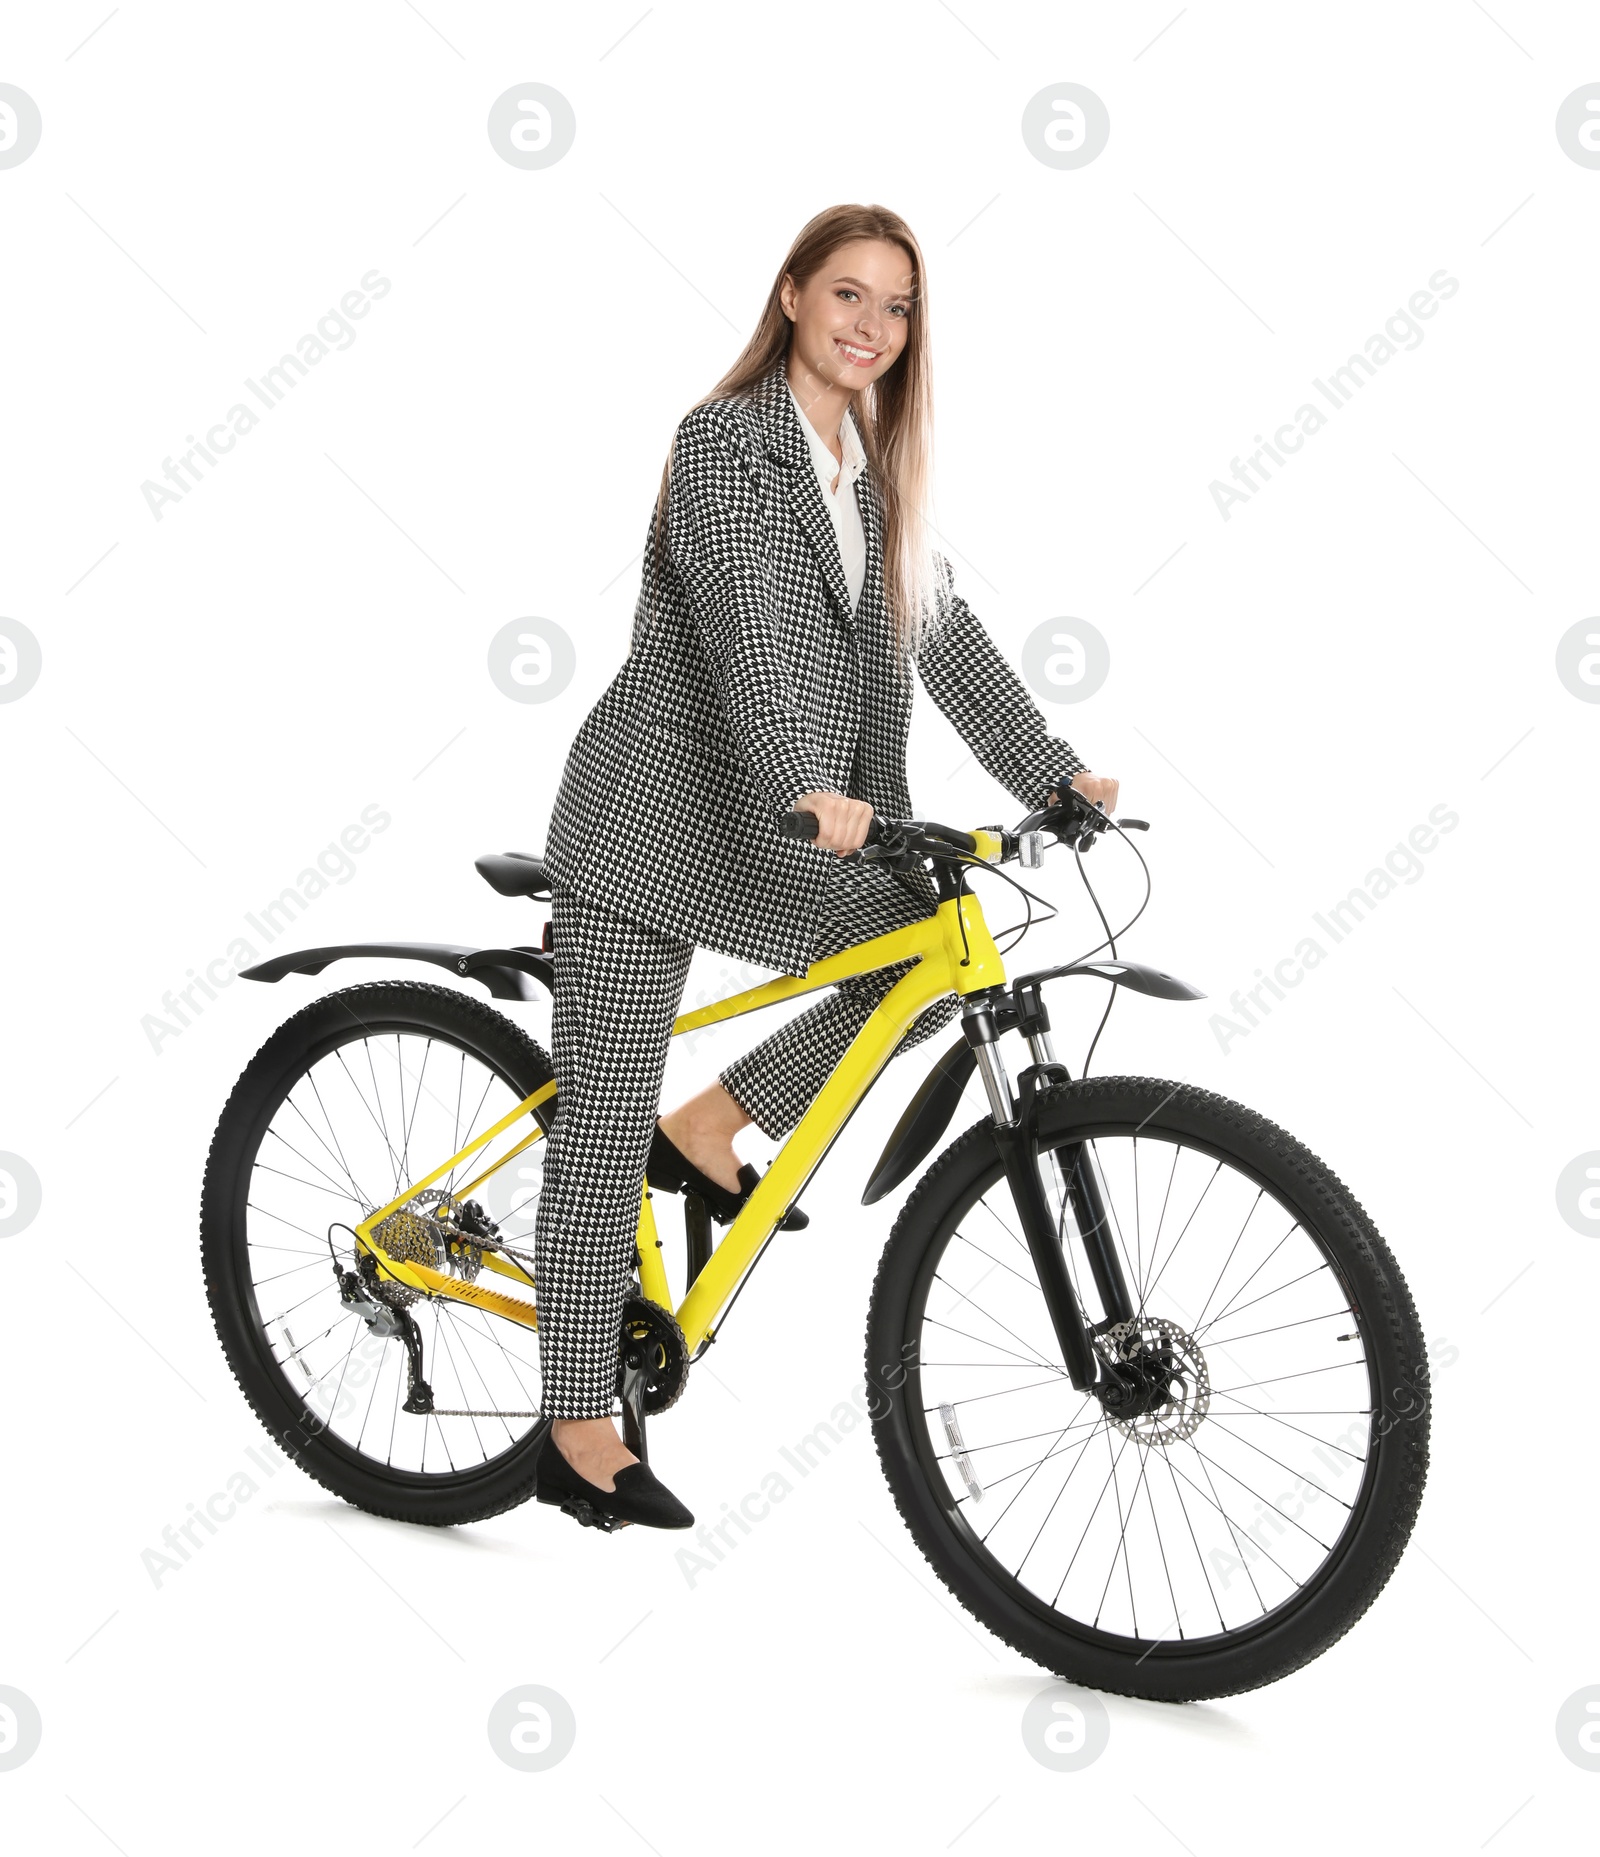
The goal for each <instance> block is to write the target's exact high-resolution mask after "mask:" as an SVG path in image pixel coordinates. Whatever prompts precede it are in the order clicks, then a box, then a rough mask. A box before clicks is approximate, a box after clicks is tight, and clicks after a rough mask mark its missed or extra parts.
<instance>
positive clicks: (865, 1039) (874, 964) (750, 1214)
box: [355, 831, 1006, 1355]
mask: <svg viewBox="0 0 1600 1857" xmlns="http://www.w3.org/2000/svg"><path fill="white" fill-rule="evenodd" d="M973 837H974V838H975V839H976V840H977V850H976V852H975V854H974V855H975V856H976V857H977V858H979V859H982V860H984V861H986V862H989V861H993V860H994V859H996V858H998V856H999V854H1000V842H999V840H998V839H997V838H996V837H995V835H994V834H993V833H991V832H982V831H980V832H975V833H974V834H973ZM958 910H959V914H958ZM963 928H964V933H963ZM904 960H914V961H915V962H916V965H915V966H914V967H912V968H911V969H910V970H909V971H908V972H907V973H905V974H903V975H902V976H901V978H900V979H899V980H897V981H896V982H895V984H894V985H893V986H892V987H891V988H890V989H889V991H888V993H886V994H885V995H884V997H883V998H882V999H881V1000H880V1001H879V1002H878V1005H877V1007H876V1008H875V1009H874V1010H873V1012H872V1014H871V1016H870V1017H869V1018H868V1019H867V1021H866V1023H865V1024H864V1025H863V1026H862V1027H861V1029H860V1031H859V1032H857V1033H856V1036H855V1038H854V1039H853V1040H852V1042H851V1044H850V1047H849V1049H848V1050H847V1051H846V1052H845V1054H844V1056H843V1057H842V1058H841V1059H840V1061H839V1064H838V1066H837V1068H836V1069H835V1070H834V1072H833V1074H832V1075H831V1076H830V1077H829V1078H828V1081H827V1082H826V1083H825V1084H824V1085H823V1086H822V1088H821V1090H820V1091H819V1092H818V1093H817V1096H816V1098H815V1100H814V1101H813V1102H812V1104H811V1107H810V1108H809V1109H808V1110H807V1111H806V1113H805V1114H804V1116H802V1117H801V1119H800V1121H799V1122H798V1123H797V1124H796V1126H795V1127H794V1128H793V1129H792V1130H791V1131H790V1133H789V1136H788V1139H787V1140H786V1141H785V1142H784V1144H783V1146H782V1147H781V1148H780V1149H779V1150H778V1153H777V1154H776V1156H775V1157H774V1158H773V1161H772V1164H771V1166H770V1167H769V1168H768V1169H767V1171H766V1172H765V1173H764V1174H763V1175H762V1176H761V1180H760V1183H759V1184H758V1185H757V1187H756V1189H755V1191H754V1192H753V1193H752V1194H751V1195H750V1198H749V1200H748V1201H747V1202H746V1203H745V1206H744V1208H743V1210H742V1211H741V1212H740V1213H739V1216H738V1217H737V1218H736V1219H735V1220H734V1221H733V1223H732V1224H731V1225H730V1226H729V1227H728V1229H727V1232H726V1233H725V1234H724V1236H723V1238H722V1241H721V1243H720V1244H719V1245H718V1246H717V1248H716V1250H715V1251H714V1252H713V1253H712V1256H711V1259H710V1261H709V1262H708V1263H707V1265H706V1267H705V1268H704V1269H703V1270H702V1271H701V1272H700V1274H699V1276H698V1277H696V1279H695V1280H694V1282H693V1283H692V1284H691V1285H690V1286H689V1289H688V1293H687V1294H686V1295H685V1297H684V1299H683V1301H682V1302H681V1303H680V1304H679V1306H678V1308H677V1310H676V1311H675V1314H676V1316H677V1319H678V1325H679V1327H680V1328H681V1329H682V1330H683V1334H684V1339H685V1340H686V1341H687V1343H688V1345H689V1352H690V1354H691V1355H692V1354H695V1353H698V1351H699V1349H700V1347H701V1345H702V1344H703V1343H705V1342H707V1341H709V1340H711V1339H713V1338H714V1336H715V1332H716V1322H717V1318H718V1317H719V1316H720V1315H721V1313H722V1311H723V1310H724V1309H725V1308H726V1307H727V1305H728V1302H729V1300H730V1299H731V1298H732V1296H733V1294H734V1292H735V1290H736V1289H737V1288H738V1286H739V1283H740V1280H741V1279H742V1278H743V1276H744V1274H745V1272H746V1271H747V1270H748V1269H749V1267H750V1265H751V1264H752V1263H753V1262H754V1261H755V1258H756V1256H757V1254H758V1253H759V1252H760V1250H761V1248H762V1246H763V1245H764V1244H765V1243H766V1241H767V1240H768V1239H769V1238H770V1237H771V1236H772V1234H773V1232H774V1231H775V1230H776V1229H777V1226H778V1221H779V1220H780V1219H781V1218H782V1217H783V1215H784V1214H785V1213H786V1212H787V1211H788V1209H789V1208H790V1206H792V1205H793V1204H794V1202H795V1201H796V1200H797V1199H798V1198H799V1197H800V1195H801V1193H802V1192H803V1191H804V1190H805V1185H806V1182H807V1181H808V1180H809V1179H810V1178H811V1176H812V1174H813V1173H814V1172H815V1171H816V1169H817V1167H818V1165H819V1164H820V1163H821V1161H822V1158H823V1156H824V1155H825V1154H826V1153H827V1152H828V1149H829V1148H830V1146H831V1145H832V1144H833V1141H834V1138H835V1137H836V1136H837V1135H838V1133H839V1131H840V1130H841V1129H842V1128H843V1127H844V1125H845V1123H846V1122H847V1121H848V1120H849V1119H850V1116H851V1114H852V1112H853V1111H854V1109H855V1107H856V1105H857V1104H858V1103H859V1102H860V1101H861V1099H862V1097H863V1096H865V1095H866V1093H867V1091H868V1090H870V1089H871V1087H872V1085H873V1083H874V1082H875V1081H876V1080H877V1077H878V1074H879V1072H880V1071H881V1070H882V1069H883V1067H884V1066H885V1064H887V1063H888V1061H889V1059H890V1058H891V1057H892V1056H893V1055H894V1052H895V1050H896V1048H897V1046H898V1045H899V1043H900V1040H901V1039H902V1038H903V1037H904V1036H905V1034H906V1032H907V1031H908V1030H909V1029H910V1027H911V1026H912V1024H913V1023H914V1022H915V1021H916V1019H917V1017H918V1015H919V1014H920V1013H921V1012H922V1011H923V1010H924V1008H925V1007H927V1006H929V1005H930V1004H932V1002H933V1001H935V1000H937V999H942V998H944V996H945V995H946V994H949V993H956V994H960V995H966V994H968V993H975V992H979V991H981V990H982V989H983V988H985V987H993V986H1003V985H1004V984H1005V978H1006V975H1005V967H1004V964H1003V963H1002V961H1001V958H1000V951H999V949H998V948H996V947H995V945H994V940H993V938H992V937H991V935H990V933H989V930H988V926H987V924H986V923H985V921H984V918H983V905H982V903H981V902H980V901H979V899H978V898H977V897H976V896H974V895H972V894H970V893H966V894H963V895H962V896H960V897H959V898H956V897H950V898H947V899H946V900H945V901H944V902H942V903H940V904H939V906H938V909H937V911H936V912H935V914H933V915H932V916H929V917H927V918H926V919H925V920H923V921H921V922H915V923H912V924H911V926H910V927H908V928H900V929H893V930H891V931H890V932H889V933H888V934H885V935H874V936H872V937H871V938H870V939H868V940H866V941H861V942H857V943H856V944H855V945H854V946H853V947H850V948H844V949H841V951H840V952H839V953H838V954H831V955H829V956H828V957H827V958H826V959H825V960H821V961H815V962H813V963H812V965H811V966H810V967H809V968H808V969H807V971H806V972H805V973H804V974H799V975H796V974H785V975H782V976H781V977H780V978H778V979H776V980H769V981H767V982H766V983H765V984H764V985H762V986H757V987H750V988H747V989H746V991H744V992H742V993H734V994H731V995H730V996H729V997H728V998H727V999H723V1000H718V1001H717V1002H716V1003H715V1004H713V1005H710V1006H703V1007H701V1008H700V1010H699V1011H697V1012H689V1013H684V1014H682V1015H680V1016H679V1017H678V1018H677V1019H675V1020H674V1021H673V1026H672V1036H673V1037H674V1038H676V1037H677V1036H678V1035H679V1034H680V1033H682V1032H690V1031H694V1030H696V1029H697V1028H698V1027H700V1026H702V1025H716V1024H719V1023H721V1022H722V1021H723V1020H725V1019H737V1018H740V1017H742V1016H743V1015H744V1014H745V1013H747V1012H756V1011H759V1010H760V1008H761V1007H763V1006H772V1005H776V1004H777V1003H778V1001H780V1000H785V999H795V998H798V997H799V996H800V995H802V994H805V993H811V992H815V991H816V990H817V989H818V988H821V987H827V986H832V985H833V984H834V983H835V982H836V981H840V980H846V979H848V978H850V976H852V975H854V974H869V973H874V972H876V971H877V970H878V969H880V968H884V967H890V966H893V965H894V964H895V963H897V962H899V961H904ZM555 1093H556V1085H555V1084H554V1083H547V1084H545V1085H543V1086H542V1087H541V1088H540V1089H537V1090H535V1091H534V1092H533V1094H532V1095H531V1096H528V1097H525V1098H524V1099H523V1101H522V1102H520V1103H518V1104H517V1106H516V1108H515V1109H513V1110H511V1111H510V1112H509V1113H508V1114H507V1115H505V1116H503V1117H502V1118H501V1119H500V1120H499V1121H498V1122H496V1123H495V1124H494V1126H493V1127H492V1128H489V1129H486V1130H485V1131H484V1133H483V1134H481V1135H479V1136H477V1137H476V1139H474V1140H473V1141H470V1142H469V1143H468V1144H467V1146H466V1147H464V1148H463V1149H462V1150H461V1152H460V1153H459V1154H453V1155H451V1157H450V1158H449V1160H447V1161H443V1162H441V1163H440V1164H439V1166H437V1167H435V1168H434V1169H433V1171H432V1172H431V1173H429V1174H427V1175H426V1176H425V1177H424V1178H422V1179H421V1180H419V1181H418V1182H417V1183H416V1185H415V1186H412V1187H408V1188H407V1189H406V1191H405V1192H404V1193H402V1194H401V1195H400V1196H399V1198H397V1199H394V1200H391V1201H390V1202H389V1204H388V1205H387V1206H383V1207H381V1208H380V1209H379V1210H378V1211H376V1212H374V1213H372V1214H370V1215H369V1216H368V1217H367V1218H365V1219H363V1220H362V1221H361V1223H360V1224H359V1225H358V1226H357V1227H356V1228H355V1230H356V1238H357V1242H358V1244H359V1245H360V1247H361V1248H362V1249H363V1250H365V1251H368V1252H370V1253H371V1254H372V1256H373V1258H374V1259H375V1260H376V1262H377V1264H378V1266H379V1269H380V1271H381V1273H382V1274H383V1275H384V1276H386V1277H391V1278H393V1279H394V1280H395V1281H396V1282H399V1283H404V1284H408V1285H409V1286H410V1287H411V1288H412V1289H417V1290H421V1291H423V1292H424V1293H425V1294H427V1295H430V1296H441V1297H448V1298H449V1299H450V1300H451V1301H454V1302H466V1303H471V1304H473V1305H474V1306H475V1307H477V1308H480V1309H484V1310H487V1311H488V1312H489V1313H491V1314H493V1315H498V1316H502V1317H504V1318H505V1319H506V1320H507V1321H511V1322H516V1323H519V1324H520V1325H521V1326H523V1327H524V1328H536V1327H537V1326H538V1318H537V1315H536V1313H535V1310H534V1305H533V1304H532V1303H531V1302H528V1301H527V1300H526V1299H525V1298H523V1297H520V1296H508V1295H506V1294H504V1293H503V1292H502V1291H499V1290H495V1289H491V1288H489V1287H488V1286H487V1285H485V1284H483V1283H481V1282H477V1281H474V1282H470V1283H469V1282H465V1281H463V1280H462V1279H461V1278H459V1277H453V1276H450V1275H448V1274H447V1273H446V1272H444V1271H440V1270H434V1269H431V1268H429V1267H428V1266H427V1265H425V1264H414V1263H406V1262H403V1261H401V1260H400V1259H399V1258H393V1257H390V1256H389V1255H388V1254H387V1253H386V1252H385V1251H384V1250H383V1248H382V1246H381V1245H380V1244H379V1243H378V1241H377V1240H376V1238H375V1237H374V1235H373V1234H374V1232H375V1230H376V1228H377V1227H378V1226H379V1225H381V1224H382V1223H383V1221H384V1220H385V1219H386V1218H388V1217H389V1216H390V1214H391V1213H394V1212H398V1211H399V1209H400V1208H401V1207H402V1206H404V1205H405V1204H406V1202H407V1201H408V1200H410V1199H413V1198H414V1197H415V1196H416V1195H417V1194H418V1193H421V1192H423V1191H424V1190H425V1189H426V1188H428V1187H430V1186H436V1185H437V1184H438V1183H439V1182H440V1181H441V1180H443V1179H446V1178H447V1177H449V1176H450V1175H451V1174H452V1173H453V1172H454V1171H455V1170H456V1169H457V1168H459V1167H460V1166H461V1165H462V1163H463V1162H464V1161H466V1160H468V1159H469V1158H470V1157H471V1156H472V1155H474V1154H477V1153H479V1152H481V1151H482V1150H483V1149H484V1148H486V1147H487V1146H488V1145H489V1143H490V1142H492V1141H493V1140H495V1139H496V1137H497V1136H499V1135H501V1134H503V1133H505V1131H506V1130H507V1129H510V1128H513V1127H514V1126H515V1125H516V1123H517V1121H518V1119H519V1118H520V1117H521V1116H523V1115H526V1114H530V1113H532V1112H533V1111H534V1110H535V1109H536V1108H537V1107H538V1106H539V1105H540V1104H542V1103H545V1102H547V1101H550V1100H551V1099H553V1098H554V1096H555ZM543 1136H544V1129H543V1127H542V1126H540V1127H535V1128H534V1130H533V1132H532V1133H531V1134H529V1135H528V1136H527V1137H526V1138H525V1139H524V1140H522V1141H520V1142H518V1143H517V1145H516V1146H515V1147H514V1148H512V1149H511V1150H510V1152H509V1153H507V1154H505V1155H503V1156H502V1157H501V1158H500V1159H499V1160H498V1161H496V1162H495V1164H494V1166H492V1167H489V1168H486V1169H485V1170H484V1171H483V1173H481V1174H479V1175H478V1176H477V1178H476V1179H473V1180H470V1181H468V1182H467V1184H466V1185H465V1186H462V1187H459V1188H456V1189H454V1190H455V1192H456V1194H457V1196H458V1197H462V1198H464V1197H466V1195H468V1194H469V1193H471V1192H473V1191H474V1190H475V1189H476V1188H477V1187H478V1186H479V1185H481V1184H482V1182H483V1181H484V1180H487V1179H488V1178H489V1176H490V1175H491V1174H493V1173H495V1172H497V1171H498V1170H499V1169H500V1168H501V1167H504V1166H505V1165H506V1163H507V1162H508V1161H510V1160H512V1159H514V1158H515V1157H516V1156H517V1155H519V1154H521V1153H523V1152H524V1151H525V1150H526V1149H528V1148H529V1147H531V1146H532V1145H533V1143H534V1142H536V1141H539V1140H542V1139H543ZM638 1244H639V1283H640V1287H641V1289H642V1290H643V1292H644V1294H645V1296H646V1297H648V1298H649V1300H650V1301H651V1302H654V1303H657V1304H659V1305H660V1306H661V1307H662V1308H664V1309H671V1308H672V1295H671V1290H670V1289H669V1287H668V1284H667V1271H666V1265H665V1263H664V1262H663V1260H662V1255H661V1250H662V1246H661V1240H660V1238H659V1237H658V1236H657V1233H656V1222H655V1214H654V1212H653V1210H652V1206H651V1193H650V1189H649V1187H648V1186H646V1187H645V1190H644V1194H643V1198H642V1202H641V1205H640V1212H639V1237H638ZM483 1263H484V1267H485V1268H486V1269H488V1270H491V1271H494V1272H497V1273H498V1274H500V1275H502V1276H507V1277H512V1278H514V1279H516V1280H518V1281H520V1282H523V1283H526V1282H527V1281H528V1277H527V1273H526V1272H525V1271H523V1270H522V1269H521V1268H520V1267H519V1266H518V1265H517V1264H516V1263H515V1262H514V1261H513V1260H512V1259H510V1258H506V1257H501V1256H497V1255H496V1254H495V1253H494V1252H492V1251H486V1252H484V1253H483Z"/></svg>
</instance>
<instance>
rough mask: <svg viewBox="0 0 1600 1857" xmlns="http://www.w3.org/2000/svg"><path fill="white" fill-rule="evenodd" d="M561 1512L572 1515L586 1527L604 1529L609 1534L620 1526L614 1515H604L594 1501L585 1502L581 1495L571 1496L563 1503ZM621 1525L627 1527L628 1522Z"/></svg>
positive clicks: (574, 1519)
mask: <svg viewBox="0 0 1600 1857" xmlns="http://www.w3.org/2000/svg"><path fill="white" fill-rule="evenodd" d="M561 1513H562V1514H563V1515H570V1516H571V1517H572V1519H573V1521H575V1522H578V1523H580V1524H581V1525H582V1526H583V1527H585V1528H599V1529H603V1530H604V1531H605V1533H606V1534H608V1535H609V1534H611V1533H613V1532H614V1531H615V1529H616V1528H617V1527H618V1523H617V1520H616V1518H615V1517H614V1516H610V1515H602V1514H601V1513H600V1511H599V1510H598V1509H597V1508H595V1506H594V1504H593V1503H590V1502H585V1501H584V1499H583V1497H581V1496H569V1497H568V1498H567V1500H566V1501H565V1502H564V1503H562V1505H561ZM621 1526H623V1527H626V1526H627V1524H626V1523H623V1524H621Z"/></svg>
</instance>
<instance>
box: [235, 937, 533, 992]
mask: <svg viewBox="0 0 1600 1857" xmlns="http://www.w3.org/2000/svg"><path fill="white" fill-rule="evenodd" d="M351 960H363V961H373V960H376V961H384V960H397V961H426V962H428V963H429V964H430V965H431V966H433V967H442V968H444V969H445V970H446V971H447V972H449V973H452V974H459V975H461V976H462V977H463V978H464V979H467V980H480V981H482V983H483V984H484V985H485V986H486V987H487V988H488V989H489V993H490V996H491V997H492V998H494V999H537V998H538V997H539V995H538V991H537V989H536V988H535V986H534V984H533V982H534V981H538V982H539V984H540V985H542V986H543V987H544V988H545V989H546V990H547V991H549V992H551V993H553V992H554V991H555V966H554V963H553V962H552V960H551V957H550V956H549V955H548V954H546V953H544V952H543V950H542V949H539V948H459V947H456V946H455V945H454V944H453V943H451V942H442V941H358V942H351V943H349V944H347V945H346V946H344V947H339V948H307V949H305V950H304V951H303V952H302V953H300V954H275V955H273V957H272V958H271V960H269V961H258V962H257V963H256V965H255V966H254V967H245V968H241V969H240V978H241V979H242V980H266V981H275V980H281V979H283V977H284V975H285V974H320V973H321V972H322V970H323V968H325V967H326V966H328V964H329V963H330V962H332V961H351Z"/></svg>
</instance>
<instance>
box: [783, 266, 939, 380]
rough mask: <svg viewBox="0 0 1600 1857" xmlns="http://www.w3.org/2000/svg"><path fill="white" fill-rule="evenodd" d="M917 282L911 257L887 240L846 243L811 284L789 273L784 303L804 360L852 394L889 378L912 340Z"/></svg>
mask: <svg viewBox="0 0 1600 1857" xmlns="http://www.w3.org/2000/svg"><path fill="white" fill-rule="evenodd" d="M912 281H913V273H912V269H911V259H910V256H909V254H908V253H907V252H906V251H905V249H904V247H902V246H899V245H895V244H892V243H891V242H890V241H889V240H887V239H858V240H856V241H854V242H853V243H851V244H849V245H841V246H840V247H839V248H838V249H837V250H836V251H834V252H831V253H830V254H829V255H828V257H827V259H826V260H825V261H824V263H823V265H822V268H821V269H820V270H819V271H818V272H817V273H816V275H815V276H814V277H811V278H809V279H808V280H807V282H806V284H805V285H804V287H803V288H796V286H795V283H794V280H793V279H792V278H789V277H786V278H785V279H784V280H783V284H782V286H781V288H780V290H779V299H778V300H779V302H780V303H781V304H782V306H783V311H784V314H785V315H786V316H787V317H788V318H789V320H790V321H791V322H792V323H793V324H794V355H795V357H796V359H798V360H799V361H800V362H801V363H802V364H803V365H804V366H805V367H806V368H807V369H808V370H809V371H810V372H811V373H812V374H814V375H816V376H817V378H818V379H819V380H820V381H821V382H823V383H824V384H825V386H827V387H835V388H842V389H843V390H844V391H845V392H847V393H859V392H860V391H861V389H862V388H863V387H864V386H866V385H867V383H868V382H869V381H874V380H881V379H882V378H883V376H884V375H885V374H887V373H888V371H889V370H890V368H892V367H893V366H894V364H895V362H896V360H897V359H898V358H899V356H900V353H901V351H902V349H904V347H905V345H906V336H907V333H908V330H909V327H910V321H911V317H912V314H913V313H914V312H913V307H912V306H913V300H914V299H913V297H912Z"/></svg>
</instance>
